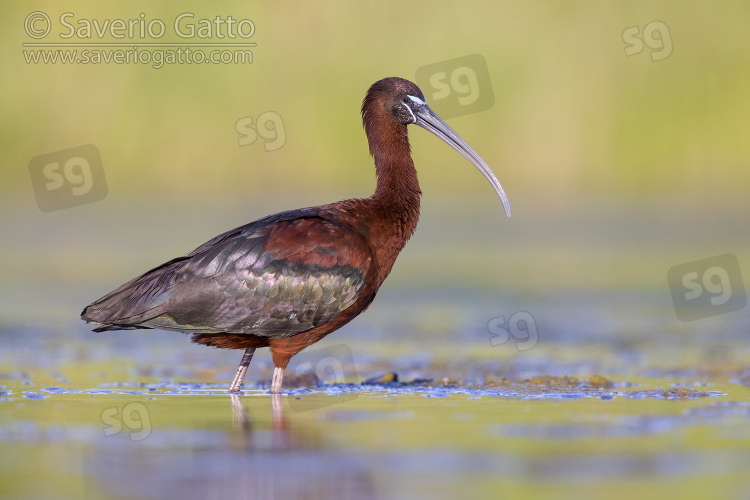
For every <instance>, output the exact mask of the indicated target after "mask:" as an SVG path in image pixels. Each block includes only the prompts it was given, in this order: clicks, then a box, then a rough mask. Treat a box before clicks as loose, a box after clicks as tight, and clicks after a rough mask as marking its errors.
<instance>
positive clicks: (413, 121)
mask: <svg viewBox="0 0 750 500" xmlns="http://www.w3.org/2000/svg"><path fill="white" fill-rule="evenodd" d="M406 97H408V98H409V99H411V100H412V102H416V103H417V105H419V106H424V105H425V104H427V103H426V102H424V101H423V100H422V99H420V98H419V97H414V96H413V95H407V96H406ZM404 107H405V108H406V109H407V110H408V111H409V114H410V115H411V117H412V118H413V120H412V123H417V117H416V116H414V112H413V111H412V110H411V108H410V107H409V106H404Z"/></svg>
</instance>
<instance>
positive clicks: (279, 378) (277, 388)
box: [271, 366, 284, 394]
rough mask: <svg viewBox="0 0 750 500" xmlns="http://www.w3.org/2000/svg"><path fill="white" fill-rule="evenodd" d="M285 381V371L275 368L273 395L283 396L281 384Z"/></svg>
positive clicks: (272, 386) (272, 385)
mask: <svg viewBox="0 0 750 500" xmlns="http://www.w3.org/2000/svg"><path fill="white" fill-rule="evenodd" d="M283 381H284V369H283V368H279V367H278V366H275V367H274V368H273V380H272V381H271V394H281V383H282V382H283Z"/></svg>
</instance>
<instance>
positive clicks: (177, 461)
mask: <svg viewBox="0 0 750 500" xmlns="http://www.w3.org/2000/svg"><path fill="white" fill-rule="evenodd" d="M230 402H231V410H232V416H231V418H232V424H231V426H230V425H229V422H228V420H224V423H220V424H219V425H218V426H217V424H216V421H209V422H196V428H194V429H157V430H155V431H154V433H153V434H152V436H151V437H150V438H149V439H147V440H144V441H143V442H142V444H143V446H133V444H132V443H129V442H128V443H126V442H125V441H124V440H111V439H109V440H108V439H104V440H102V441H101V442H100V443H95V444H96V445H99V446H96V447H95V449H94V450H93V452H92V454H91V456H90V457H89V459H88V462H87V465H86V468H85V469H86V476H87V478H88V479H89V481H90V484H89V486H90V487H89V488H88V491H89V492H90V495H89V497H90V498H100V497H101V498H105V497H106V498H132V497H138V498H147V499H151V498H153V499H162V498H188V499H190V498H201V499H203V498H250V499H264V500H265V499H274V498H285V499H286V498H289V499H292V498H305V499H311V500H317V499H321V500H323V499H326V500H329V499H334V500H335V499H348V498H363V499H374V498H378V497H377V496H376V494H375V486H374V485H375V480H374V478H373V477H372V475H371V474H370V473H369V472H368V467H367V462H366V460H365V459H364V458H363V457H361V456H358V455H356V454H353V453H349V452H344V453H342V452H340V451H338V450H334V449H331V446H330V445H329V444H328V443H326V442H324V441H325V440H324V438H323V437H322V436H320V435H318V434H317V433H316V432H315V430H314V428H311V427H309V426H306V425H305V422H304V420H303V419H298V420H294V419H292V420H290V419H288V418H287V417H286V416H285V414H284V404H285V403H286V402H285V401H284V396H282V395H280V394H277V395H272V397H270V398H267V397H265V396H245V397H244V398H243V396H240V395H230ZM269 402H270V404H269ZM295 415H296V414H295ZM201 429H202V430H201ZM209 429H210V430H209ZM160 434H161V435H162V437H161V439H160ZM166 434H169V435H170V436H169V437H166V438H165V437H164V436H165V435H166ZM174 434H176V435H174ZM201 434H203V435H202V437H200V438H199V437H197V436H200V435H201Z"/></svg>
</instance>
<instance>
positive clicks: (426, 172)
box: [0, 1, 750, 323]
mask: <svg viewBox="0 0 750 500" xmlns="http://www.w3.org/2000/svg"><path fill="white" fill-rule="evenodd" d="M2 9H3V15H2V16H0V27H1V28H2V29H0V37H1V38H2V41H3V44H2V45H3V50H2V53H1V55H0V57H2V66H3V68H4V71H3V78H2V80H1V81H0V101H1V103H2V104H1V105H0V106H1V109H2V110H3V120H2V123H1V125H0V127H2V133H1V134H0V141H2V144H1V148H0V151H2V153H1V154H2V162H1V166H0V172H1V176H2V177H1V178H0V179H1V180H2V182H0V190H1V196H0V200H2V201H0V203H1V204H2V213H1V215H0V223H1V224H2V234H3V237H2V239H3V244H2V250H0V252H2V254H0V276H1V278H0V279H1V280H2V291H3V301H2V302H3V303H2V305H0V308H2V309H1V310H0V313H2V318H3V321H4V322H12V323H18V322H28V321H31V322H32V323H33V322H34V321H40V320H43V319H44V318H47V319H48V320H51V321H58V320H59V319H61V318H65V321H66V322H67V321H76V316H77V314H78V312H79V309H80V306H83V305H85V304H86V303H88V301H90V300H92V299H94V298H96V297H94V296H89V295H90V294H91V290H92V289H93V290H96V292H95V293H99V292H101V294H103V293H105V292H107V291H109V290H110V289H111V288H113V287H114V286H116V285H118V284H120V283H121V282H124V281H126V280H127V279H130V278H131V277H132V276H134V275H136V274H138V273H140V272H142V271H144V270H146V269H147V268H149V267H152V266H154V265H158V264H159V263H161V262H163V261H165V260H167V259H169V258H172V257H174V256H177V255H181V254H183V253H185V252H187V251H189V250H191V249H192V248H194V247H196V246H197V245H198V244H200V243H202V242H203V241H205V240H207V239H209V238H210V237H212V236H214V235H215V234H218V233H219V232H222V231H225V230H227V229H230V228H232V227H235V226H238V225H240V224H243V223H246V222H249V221H252V220H255V219H257V218H260V217H262V216H264V215H267V214H269V213H274V212H278V211H282V210H286V209H291V208H297V207H303V206H310V205H317V204H322V203H328V202H331V201H335V200H338V199H342V198H348V197H365V196H369V195H370V194H371V193H372V191H373V189H374V182H375V180H374V170H373V167H372V159H371V158H370V157H369V156H368V151H367V143H366V139H365V135H364V133H363V130H362V127H361V119H360V116H359V108H360V105H361V101H362V98H363V96H364V93H365V91H366V90H367V88H368V86H369V85H370V84H371V83H373V82H374V81H376V80H378V79H380V78H383V77H386V76H401V77H405V78H407V79H412V80H413V79H414V75H415V73H416V71H417V69H418V68H420V67H422V66H424V65H428V64H434V63H437V62H440V61H444V60H449V59H453V58H457V57H461V56H465V55H469V54H475V53H479V54H481V55H482V56H483V57H484V58H485V59H486V61H487V66H488V69H489V73H490V78H491V82H492V88H493V91H494V96H495V102H494V105H493V106H492V107H491V108H490V109H488V110H486V111H482V112H478V113H474V114H469V115H465V116H460V117H457V118H452V119H450V120H448V121H449V123H450V125H451V126H452V127H453V128H455V129H456V130H457V131H458V132H459V133H460V134H461V135H462V136H463V137H464V138H465V139H466V140H467V141H468V142H469V143H470V144H471V145H472V146H473V147H474V148H475V149H476V150H477V151H478V152H479V153H480V154H481V155H482V156H483V157H484V159H485V160H486V161H487V162H488V163H489V164H490V165H491V166H492V168H493V169H494V170H495V172H496V174H497V176H498V177H499V179H500V180H501V182H502V183H503V186H504V187H505V190H506V191H507V193H508V195H509V197H510V200H511V204H512V206H513V217H512V218H510V219H507V218H506V217H505V216H504V215H503V214H502V207H501V204H500V202H499V200H498V199H497V198H496V196H495V195H494V193H493V192H492V190H491V188H490V187H489V186H488V185H487V184H486V182H485V181H484V180H483V179H482V177H481V176H480V175H479V174H478V172H476V170H475V169H474V168H473V167H472V166H471V165H470V164H469V163H468V162H467V161H466V160H464V159H463V158H462V157H461V156H460V155H458V154H457V153H455V152H454V151H452V150H450V149H449V148H448V147H447V146H446V145H444V144H442V143H441V142H440V141H438V140H437V139H435V138H434V137H433V136H431V135H430V134H428V133H426V132H425V131H423V130H421V129H416V128H414V129H412V130H411V131H410V132H411V141H412V149H413V155H414V159H415V163H416V165H417V169H418V170H419V173H420V182H421V184H422V189H423V191H424V197H423V210H422V220H421V223H420V227H419V229H418V230H417V233H416V235H415V236H414V237H413V239H412V241H411V242H410V243H409V245H407V248H406V249H405V251H404V253H403V254H402V256H401V258H400V259H399V262H398V263H397V265H396V267H395V269H394V273H393V275H392V276H391V278H390V279H389V280H388V282H387V283H386V285H385V287H384V293H387V292H388V290H394V289H396V288H399V287H400V288H414V289H422V287H430V288H432V289H439V288H447V289H475V290H476V289H479V290H483V289H486V290H503V291H505V292H507V293H510V294H513V293H529V294H536V293H544V294H556V293H561V294H562V293H566V292H568V291H571V290H580V289H585V290H589V291H596V290H601V289H607V290H612V289H631V290H639V289H652V290H657V291H659V292H660V296H661V297H662V298H663V299H664V302H663V304H664V306H665V308H666V309H665V314H671V313H670V311H669V308H670V307H671V302H670V298H669V290H668V286H667V281H666V272H667V270H668V269H669V268H670V267H671V266H674V265H677V264H681V263H684V262H689V261H692V260H696V259H700V258H706V257H710V256H713V255H717V254H722V253H727V252H731V253H734V254H735V255H737V256H738V258H739V260H740V263H741V264H743V263H745V262H748V259H750V245H749V244H748V243H749V242H750V241H749V240H748V231H747V223H746V215H745V214H746V213H747V209H748V206H750V203H749V202H748V197H747V195H746V193H747V190H748V186H749V185H750V168H748V166H749V165H748V159H749V158H750V141H748V140H747V138H746V136H747V132H748V119H749V117H750V92H748V88H750V51H748V46H749V45H748V42H750V35H749V34H748V33H750V32H748V29H747V27H748V25H750V5H748V4H747V3H746V2H740V1H737V2H723V3H722V4H721V5H720V6H717V5H714V4H710V3H705V2H679V3H678V2H620V3H614V4H613V3H601V2H594V1H588V2H564V3H562V2H451V3H442V4H435V3H434V2H408V3H402V2H371V3H364V2H348V3H337V4H333V3H328V2H309V1H306V2H286V3H285V4H284V5H283V6H282V5H278V4H272V3H260V2H216V3H213V4H211V5H210V6H209V5H208V4H205V3H202V2H184V3H182V4H180V5H179V6H177V5H175V4H172V5H166V4H155V3H153V2H129V3H127V4H120V5H117V6H114V5H103V4H101V3H97V2H66V3H65V4H64V5H63V4H61V3H60V2H52V1H48V2H43V1H39V2H36V3H35V4H34V5H30V4H25V5H23V6H22V5H21V4H19V3H15V4H11V5H9V4H5V5H4V6H3V7H2ZM34 10H39V11H43V12H45V13H46V14H47V15H49V17H50V18H51V19H52V20H53V23H55V27H53V32H52V34H51V35H50V36H49V37H48V40H45V41H61V39H59V38H56V37H55V33H59V31H60V29H59V23H58V22H57V20H58V19H59V17H60V15H61V14H62V13H64V12H72V13H73V14H74V17H72V18H71V21H72V22H76V21H78V20H80V19H83V18H86V19H97V20H100V21H101V20H104V19H125V20H128V19H138V18H139V15H140V14H141V13H144V14H145V19H146V20H152V19H163V20H164V22H165V24H166V25H167V27H168V34H167V35H166V36H165V37H164V38H162V39H160V40H159V41H163V42H174V41H180V40H179V39H177V38H175V37H174V36H172V35H171V29H169V28H171V22H172V20H173V19H174V18H175V17H176V16H177V15H179V14H181V13H183V12H193V13H194V14H195V20H196V21H197V20H198V19H200V18H208V19H213V18H215V17H216V16H222V17H226V16H229V15H231V16H232V17H233V18H235V19H242V18H248V19H251V20H252V21H253V22H254V24H255V27H256V32H255V34H254V35H253V37H252V39H251V40H250V41H252V42H255V43H257V46H256V47H255V48H254V49H253V58H254V59H253V62H252V64H245V65H242V64H226V65H195V64H182V65H179V64H176V65H165V66H164V67H162V68H161V69H154V68H153V67H151V65H150V64H98V65H93V64H90V65H71V64H61V63H58V64H27V63H26V62H25V59H24V55H23V47H22V43H25V42H30V41H34V40H32V39H30V38H29V37H28V36H27V35H26V34H25V32H24V19H25V18H26V16H27V15H28V14H29V13H30V12H31V11H34ZM653 21H662V22H664V23H665V24H666V25H667V26H668V28H669V32H668V34H667V35H668V36H669V38H670V39H671V42H672V45H673V52H672V54H671V55H670V56H669V57H667V58H665V59H663V60H652V57H651V56H650V51H649V49H648V48H646V49H645V50H643V52H641V53H640V54H637V55H631V56H626V54H625V49H626V43H625V42H624V40H623V31H624V30H626V29H627V28H629V27H632V26H638V27H640V29H641V30H642V29H643V28H644V26H646V25H648V24H649V23H651V22H653ZM55 30H57V31H55ZM102 41H114V40H113V39H112V38H109V37H106V38H104V39H103V40H102ZM198 41H204V40H198ZM208 41H209V42H216V41H221V40H217V39H216V38H213V39H210V40H208ZM267 111H272V112H275V113H277V114H278V115H279V116H280V117H282V119H283V127H284V130H285V133H286V142H285V144H284V145H283V147H281V148H279V149H277V150H275V151H266V150H265V149H264V147H263V143H262V141H260V140H259V141H257V142H256V143H254V144H251V145H246V146H240V145H239V144H238V139H239V135H238V133H237V131H236V130H235V126H236V123H237V121H238V120H240V119H243V118H245V117H257V116H258V115H259V114H260V113H263V112H267ZM436 111H437V112H438V113H439V112H440V109H439V107H436ZM84 144H94V145H95V146H96V147H97V148H98V149H99V151H100V152H101V156H102V161H103V167H104V171H105V173H106V179H107V184H108V194H107V196H106V198H105V199H104V200H102V201H98V202H95V203H89V204H85V205H81V206H77V207H73V208H69V209H64V210H59V211H54V212H50V213H43V212H41V211H40V210H39V208H38V207H37V204H36V200H35V195H34V190H33V188H32V185H31V182H30V176H29V169H28V164H29V161H30V160H31V159H32V158H34V157H36V156H38V155H41V154H46V153H51V152H55V151H60V150H64V149H67V148H72V147H77V146H81V145H84ZM746 274H747V273H746ZM79 285H81V286H84V287H86V288H87V291H86V292H85V293H80V294H79V293H78V292H76V290H78V289H79V288H78V286H79ZM89 287H91V288H89Z"/></svg>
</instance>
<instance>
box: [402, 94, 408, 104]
mask: <svg viewBox="0 0 750 500" xmlns="http://www.w3.org/2000/svg"><path fill="white" fill-rule="evenodd" d="M401 100H402V101H404V103H405V104H409V98H408V97H406V96H404V98H403V99H401Z"/></svg>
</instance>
